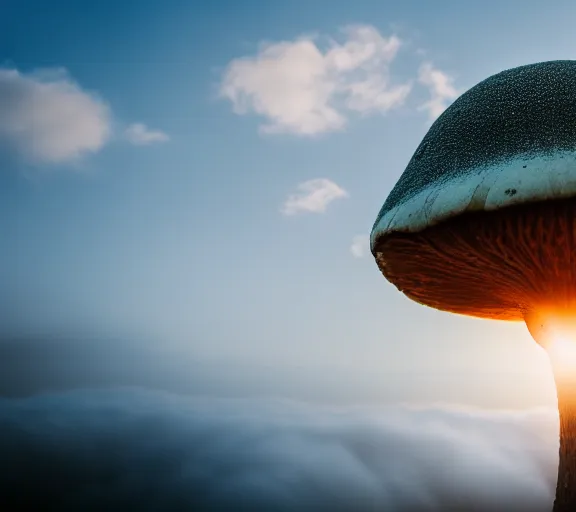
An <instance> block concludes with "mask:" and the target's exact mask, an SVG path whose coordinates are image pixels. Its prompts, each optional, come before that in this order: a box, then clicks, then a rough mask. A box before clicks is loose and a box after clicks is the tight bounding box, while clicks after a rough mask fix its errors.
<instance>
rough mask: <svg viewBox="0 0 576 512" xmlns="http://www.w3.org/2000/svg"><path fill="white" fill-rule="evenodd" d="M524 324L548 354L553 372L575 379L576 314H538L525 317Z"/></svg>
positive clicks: (572, 312)
mask: <svg viewBox="0 0 576 512" xmlns="http://www.w3.org/2000/svg"><path fill="white" fill-rule="evenodd" d="M526 324H527V326H528V329H529V330H530V333H531V334H532V336H533V338H534V339H535V340H536V342H538V343H539V344H540V345H541V346H542V347H543V348H544V349H545V350H546V351H547V352H548V356H549V357H550V362H551V363H552V367H553V370H554V372H555V373H561V374H563V376H565V377H574V378H575V379H576V312H574V311H573V310H570V311H563V312H561V313H560V312H558V311H554V312H550V311H547V312H540V313H539V314H535V315H532V316H527V317H526Z"/></svg>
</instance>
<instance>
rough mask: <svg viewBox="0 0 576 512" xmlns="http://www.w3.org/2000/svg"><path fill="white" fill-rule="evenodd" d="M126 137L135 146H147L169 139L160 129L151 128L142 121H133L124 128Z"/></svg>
mask: <svg viewBox="0 0 576 512" xmlns="http://www.w3.org/2000/svg"><path fill="white" fill-rule="evenodd" d="M125 134H126V137H127V138H128V140H129V141H130V142H131V143H132V144H134V145H136V146H148V145H150V144H157V143H159V142H167V141H168V140H170V137H168V135H167V134H166V133H164V132H162V131H160V130H151V129H150V128H148V127H147V126H146V125H145V124H143V123H133V124H131V125H130V126H128V128H126V132H125Z"/></svg>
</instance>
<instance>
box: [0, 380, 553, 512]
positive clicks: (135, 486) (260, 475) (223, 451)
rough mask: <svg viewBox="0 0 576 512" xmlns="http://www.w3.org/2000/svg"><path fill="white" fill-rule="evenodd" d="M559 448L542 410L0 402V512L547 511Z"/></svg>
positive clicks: (83, 395) (113, 394)
mask: <svg viewBox="0 0 576 512" xmlns="http://www.w3.org/2000/svg"><path fill="white" fill-rule="evenodd" d="M557 435H558V419H557V414H556V413H555V412H554V411H553V410H550V411H548V410H534V411H518V412H504V411H478V410H464V409H458V408H450V407H429V408H426V409H424V408H422V409H409V408H404V407H392V406H388V407H386V406H383V407H382V406H381V407H374V408H368V407H354V408H352V407H351V408H339V409H330V408H327V407H324V408H323V407H312V406H306V405H303V404H297V403H294V402H284V401H269V402H254V401H251V400H236V401H234V400H215V399H212V400H200V399H190V398H184V397H178V396H170V395H165V394H160V393H145V392H137V391H131V392H128V391H122V390H113V391H109V392H104V391H102V392H87V391H78V392H74V393H67V394H62V395H45V396H42V395H39V396H35V397H32V398H29V399H24V400H14V399H13V400H0V453H2V457H1V458H0V487H1V488H2V493H1V494H0V508H2V510H16V509H17V510H40V509H42V510H46V509H48V508H52V507H51V506H52V505H53V504H54V503H59V504H60V505H61V507H60V508H61V509H62V510H85V509H87V508H91V509H98V510H116V509H122V510H143V511H145V510H219V511H236V510H259V511H260V510H262V511H264V510H265V511H273V512H276V511H286V512H288V511H293V510H302V511H315V512H316V511H331V512H332V511H341V512H348V511H355V512H370V511H375V510H401V511H404V510H406V511H420V510H423V511H424V510H425V511H446V510H467V511H471V512H484V511H486V512H492V511H494V510H506V511H522V512H537V511H541V512H544V511H546V512H547V511H549V510H550V509H551V506H552V501H553V496H554V487H555V483H556V468H557V463H558V445H557Z"/></svg>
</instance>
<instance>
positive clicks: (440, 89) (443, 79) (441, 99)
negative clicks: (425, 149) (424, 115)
mask: <svg viewBox="0 0 576 512" xmlns="http://www.w3.org/2000/svg"><path fill="white" fill-rule="evenodd" d="M418 81H419V82H420V83H421V84H422V85H424V86H426V87H428V89H429V91H430V100H429V101H427V102H426V103H424V104H423V105H421V106H420V110H426V111H428V115H429V117H430V119H432V120H434V119H436V118H437V117H438V116H439V115H440V114H442V112H444V110H446V108H447V107H448V105H449V104H450V103H451V102H452V100H454V99H456V98H457V97H458V95H459V94H460V93H459V92H458V90H457V89H456V88H455V87H454V85H453V82H454V79H453V78H452V77H451V76H450V75H448V74H447V73H445V72H443V71H441V70H440V69H438V68H435V67H434V66H433V65H432V64H431V63H430V62H425V63H423V64H422V65H421V66H420V69H419V71H418Z"/></svg>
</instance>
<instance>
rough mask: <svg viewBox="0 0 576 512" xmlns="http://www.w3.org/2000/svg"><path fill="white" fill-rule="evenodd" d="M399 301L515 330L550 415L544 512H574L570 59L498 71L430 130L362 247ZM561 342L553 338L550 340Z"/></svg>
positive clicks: (573, 67)
mask: <svg viewBox="0 0 576 512" xmlns="http://www.w3.org/2000/svg"><path fill="white" fill-rule="evenodd" d="M370 245H371V250H372V254H373V255H374V258H375V259H376V262H377V264H378V267H379V268H380V270H381V272H382V274H383V275H384V276H385V277H386V279H388V281H390V282H391V283H393V284H394V285H395V286H396V287H397V288H398V290H400V291H401V292H403V293H404V294H405V295H406V296H407V297H409V298H410V299H412V300H414V301H416V302H419V303H420V304H424V305H427V306H430V307H433V308H436V309H439V310H443V311H448V312H452V313H458V314H463V315H470V316H474V317H481V318H488V319H499V320H510V321H524V322H525V323H526V325H527V327H528V330H529V331H530V333H531V335H532V337H533V338H534V339H535V341H536V342H538V343H539V344H540V345H541V346H542V347H544V348H545V349H546V350H547V351H548V353H549V355H550V360H551V363H552V370H553V373H554V378H555V382H556V389H557V395H558V409H559V416H560V449H559V466H558V480H557V487H556V499H555V501H554V511H555V512H567V511H572V512H574V511H576V364H575V365H574V366H572V367H570V366H567V365H566V364H563V361H562V359H563V358H565V357H566V353H564V354H563V353H561V352H560V353H559V352H558V351H557V350H556V349H555V347H557V346H558V344H559V343H565V344H572V345H573V346H575V347H576V61H551V62H542V63H537V64H531V65H527V66H521V67H517V68H514V69H510V70H507V71H503V72H501V73H498V74H496V75H494V76H491V77H489V78H488V79H486V80H484V81H482V82H480V83H479V84H477V85H476V86H474V87H472V88H471V89H470V90H468V91H467V92H465V93H464V94H462V96H460V97H459V98H458V99H457V100H456V101H455V102H454V103H453V104H452V105H451V106H450V107H449V108H448V109H447V110H446V111H445V112H444V113H443V114H442V115H441V116H440V117H439V118H438V119H437V120H436V121H435V122H434V124H433V125H432V126H431V128H430V130H429V131H428V133H427V134H426V136H425V137H424V139H423V140H422V142H421V143H420V145H419V146H418V148H417V149H416V152H415V153H414V155H413V156H412V159H411V160H410V162H409V163H408V166H407V168H406V169H405V171H404V173H403V174H402V176H401V177H400V179H399V181H398V182H397V184H396V185H395V187H394V188H393V189H392V192H391V193H390V195H389V196H388V198H387V199H386V201H385V203H384V206H383V207H382V209H381V211H380V213H379V215H378V217H377V219H376V222H375V223H374V227H373V228H372V233H371V237H370ZM561 338H565V341H562V339H561Z"/></svg>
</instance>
